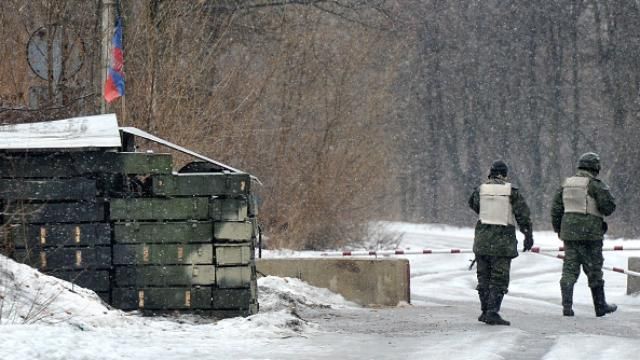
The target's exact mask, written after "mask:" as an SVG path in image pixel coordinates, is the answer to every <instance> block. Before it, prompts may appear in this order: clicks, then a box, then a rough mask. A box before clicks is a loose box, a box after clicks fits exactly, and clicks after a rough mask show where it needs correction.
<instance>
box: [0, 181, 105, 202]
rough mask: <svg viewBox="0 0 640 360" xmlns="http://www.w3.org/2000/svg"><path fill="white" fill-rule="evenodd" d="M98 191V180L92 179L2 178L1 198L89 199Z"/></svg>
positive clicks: (0, 185)
mask: <svg viewBox="0 0 640 360" xmlns="http://www.w3.org/2000/svg"><path fill="white" fill-rule="evenodd" d="M96 193H97V189H96V181H95V180H90V179H83V178H77V179H64V180H29V179H0V198H3V199H8V200H89V199H95V197H96Z"/></svg>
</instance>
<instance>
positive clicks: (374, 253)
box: [320, 249, 473, 256]
mask: <svg viewBox="0 0 640 360" xmlns="http://www.w3.org/2000/svg"><path fill="white" fill-rule="evenodd" d="M469 253H473V250H472V249H422V250H377V251H376V250H369V251H367V250H363V251H331V252H324V253H322V254H320V255H321V256H385V255H424V254H469Z"/></svg>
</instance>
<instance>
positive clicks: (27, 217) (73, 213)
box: [1, 201, 105, 224]
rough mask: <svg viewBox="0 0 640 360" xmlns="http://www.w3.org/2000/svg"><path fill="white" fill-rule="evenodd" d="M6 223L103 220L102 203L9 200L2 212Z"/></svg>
mask: <svg viewBox="0 0 640 360" xmlns="http://www.w3.org/2000/svg"><path fill="white" fill-rule="evenodd" d="M1 214H2V216H4V221H5V222H6V223H12V224H24V223H79V222H100V221H104V218H105V214H104V203H103V202H102V201H96V202H72V203H19V202H10V203H9V204H8V205H7V207H6V209H4V212H2V213H1Z"/></svg>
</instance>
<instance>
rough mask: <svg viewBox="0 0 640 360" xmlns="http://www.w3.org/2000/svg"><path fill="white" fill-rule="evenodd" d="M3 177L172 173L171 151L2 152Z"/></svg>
mask: <svg viewBox="0 0 640 360" xmlns="http://www.w3.org/2000/svg"><path fill="white" fill-rule="evenodd" d="M0 169H2V170H3V171H2V172H0V177H2V178H71V177H80V176H83V175H87V174H95V173H118V174H132V175H135V174H141V175H145V174H171V171H172V160H171V155H170V154H148V153H127V152H103V151H78V152H73V151H69V152H51V153H45V152H43V153H21V154H0Z"/></svg>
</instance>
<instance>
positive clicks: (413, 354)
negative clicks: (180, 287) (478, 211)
mask: <svg viewBox="0 0 640 360" xmlns="http://www.w3.org/2000/svg"><path fill="white" fill-rule="evenodd" d="M383 227H384V229H385V231H387V232H389V233H393V234H396V235H398V236H400V235H401V236H402V237H401V239H402V240H401V241H400V244H399V248H403V249H422V248H430V249H449V248H471V245H472V239H473V229H471V228H455V227H450V226H443V225H420V224H406V223H384V224H383ZM534 236H535V241H536V245H537V246H545V247H546V246H559V245H561V243H560V241H559V240H558V239H557V238H556V236H555V234H553V233H549V232H536V233H535V234H534ZM614 244H623V245H627V246H628V245H633V246H638V245H640V240H624V239H607V240H606V241H605V245H614ZM520 246H521V245H520ZM263 256H264V257H292V256H295V257H316V256H320V253H319V252H292V251H264V252H263ZM629 256H640V251H633V252H630V251H624V252H606V253H605V259H606V260H605V265H608V266H616V267H622V268H626V266H627V258H628V257H629ZM406 258H408V259H409V260H410V263H411V295H412V305H413V306H399V307H396V308H361V307H358V306H356V305H354V304H352V303H350V302H347V301H345V300H344V299H343V298H342V297H341V296H339V295H336V294H333V293H331V292H329V291H328V290H325V289H318V288H314V287H311V286H309V285H308V284H306V283H304V282H302V281H300V280H297V279H289V278H277V277H266V278H261V279H259V301H260V313H259V314H257V315H254V316H251V317H248V318H232V319H225V320H221V321H217V322H215V321H212V320H209V319H204V318H200V317H196V316H181V317H159V318H150V317H142V316H139V315H138V314H137V313H135V312H129V313H125V312H122V311H119V310H114V309H112V308H110V307H108V306H106V305H105V304H103V303H102V302H101V301H100V300H99V299H98V298H97V297H96V296H95V294H93V293H92V292H90V291H87V290H84V289H80V288H77V287H73V286H72V285H71V284H69V283H67V282H64V281H62V280H58V279H55V278H52V277H49V276H46V275H42V274H40V273H38V272H37V271H35V270H33V269H31V268H29V267H27V266H25V265H20V264H16V263H14V262H13V261H11V260H9V259H6V258H3V257H0V307H1V316H2V317H1V318H0V359H3V360H11V359H133V358H135V359H138V360H143V359H190V360H192V359H301V358H306V359H335V358H340V359H444V358H447V359H545V360H553V359H562V360H571V359H586V360H591V359H610V358H615V359H635V358H636V357H637V354H635V352H637V349H638V348H640V297H639V296H628V295H626V276H625V275H623V274H619V273H613V272H609V271H605V280H606V293H607V298H608V300H609V302H613V303H616V304H618V306H619V310H618V312H616V313H614V314H611V315H607V316H605V317H603V318H595V317H594V315H593V307H592V304H591V296H590V293H589V289H588V288H587V283H586V278H585V277H584V275H582V276H581V278H580V280H579V282H578V284H577V285H576V288H575V299H574V302H575V310H576V316H575V317H574V318H565V317H562V316H561V315H560V313H561V307H560V304H559V303H560V298H559V297H560V294H559V288H558V280H559V277H560V273H561V267H562V261H561V260H559V259H555V258H550V257H545V256H543V255H540V254H534V253H521V254H520V256H519V257H518V258H516V259H514V261H513V263H512V280H511V286H510V292H509V294H507V296H506V297H505V300H504V303H503V316H505V318H507V319H509V320H511V321H512V326H511V327H492V326H487V325H484V324H481V323H479V322H477V321H476V317H477V315H478V313H479V310H478V309H479V304H478V300H477V293H476V291H475V285H476V280H475V271H469V269H468V266H469V264H470V260H471V259H472V258H473V255H471V254H444V255H443V254H432V255H409V256H406Z"/></svg>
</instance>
